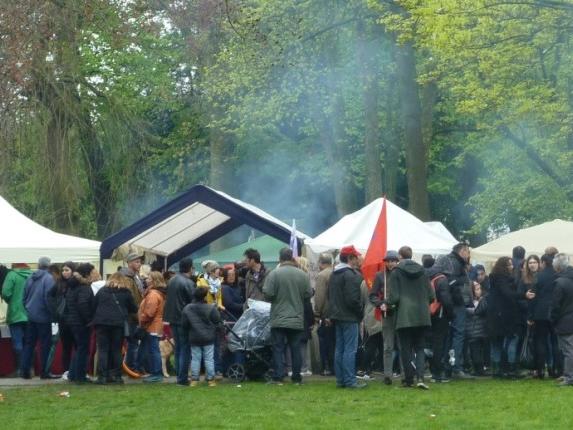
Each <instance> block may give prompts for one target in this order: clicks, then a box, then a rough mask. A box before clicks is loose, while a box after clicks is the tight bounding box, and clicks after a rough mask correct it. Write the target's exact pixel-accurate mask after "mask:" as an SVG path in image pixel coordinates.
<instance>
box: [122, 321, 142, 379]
mask: <svg viewBox="0 0 573 430" xmlns="http://www.w3.org/2000/svg"><path fill="white" fill-rule="evenodd" d="M136 327H137V324H135V323H132V322H130V323H129V332H130V333H134V332H135V328H136ZM139 357H140V353H139V341H138V340H137V339H135V338H134V337H133V336H129V337H128V338H127V351H126V352H125V364H126V365H127V367H129V368H130V369H131V370H136V371H137V370H140V367H141V363H139Z"/></svg>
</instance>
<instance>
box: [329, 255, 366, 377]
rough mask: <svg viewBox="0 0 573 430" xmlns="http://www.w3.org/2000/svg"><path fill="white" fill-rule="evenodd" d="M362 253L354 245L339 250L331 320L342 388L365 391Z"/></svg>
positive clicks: (331, 291)
mask: <svg viewBox="0 0 573 430" xmlns="http://www.w3.org/2000/svg"><path fill="white" fill-rule="evenodd" d="M360 256H361V255H360V253H359V252H358V251H357V250H356V248H355V247H354V246H353V245H350V246H344V247H343V248H342V249H341V250H340V263H339V264H337V265H336V266H335V267H334V271H333V272H332V276H331V277H330V280H329V282H328V316H329V319H330V320H331V321H332V322H333V323H334V330H335V334H336V347H335V352H334V369H335V372H336V386H337V387H339V388H364V387H366V384H364V383H358V382H357V381H356V351H357V349H358V332H359V326H360V322H361V321H362V316H363V315H362V313H363V309H362V298H361V293H360V284H361V283H362V280H363V278H362V275H361V274H360V272H359V271H358V268H359V267H360V260H359V257H360Z"/></svg>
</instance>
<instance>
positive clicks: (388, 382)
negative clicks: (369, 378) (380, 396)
mask: <svg viewBox="0 0 573 430" xmlns="http://www.w3.org/2000/svg"><path fill="white" fill-rule="evenodd" d="M384 385H392V378H389V377H388V376H386V377H385V378H384Z"/></svg>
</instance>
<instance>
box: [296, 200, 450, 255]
mask: <svg viewBox="0 0 573 430" xmlns="http://www.w3.org/2000/svg"><path fill="white" fill-rule="evenodd" d="M382 201H383V199H382V198H379V199H376V200H374V201H373V202H372V203H370V204H368V205H367V206H365V207H363V208H362V209H360V210H358V211H356V212H353V213H351V214H349V215H346V216H344V217H342V218H341V219H340V221H338V222H337V223H336V224H334V225H333V226H332V227H330V228H329V229H327V230H326V231H324V232H322V233H321V234H319V235H318V236H316V237H315V238H314V239H310V240H307V241H305V248H306V252H307V255H309V256H312V254H314V255H316V254H318V253H321V252H325V251H329V250H334V249H340V248H341V247H343V246H344V245H354V246H355V247H356V248H357V249H358V250H359V251H360V252H362V253H365V252H366V250H367V249H368V245H369V244H370V240H371V239H372V233H373V232H374V228H375V227H376V223H377V222H378V217H379V216H380V211H381V210H382ZM386 204H387V209H386V217H387V222H388V236H387V237H388V247H387V248H388V249H394V250H398V248H400V247H401V246H403V245H408V246H410V247H411V248H412V250H413V251H414V254H415V255H416V256H420V255H421V254H432V255H434V256H435V255H441V254H448V253H449V252H450V251H451V250H452V247H453V246H454V245H455V244H456V243H457V240H456V239H455V238H454V237H453V236H452V234H451V233H450V232H449V231H448V230H447V229H446V228H445V227H444V226H443V225H442V224H441V223H431V224H430V225H428V224H427V223H424V222H422V221H420V220H419V219H418V218H416V217H415V216H414V215H412V214H411V213H409V212H407V211H405V210H404V209H402V208H400V207H399V206H397V205H395V204H394V203H392V202H391V201H389V200H386Z"/></svg>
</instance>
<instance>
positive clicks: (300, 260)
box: [295, 257, 310, 273]
mask: <svg viewBox="0 0 573 430" xmlns="http://www.w3.org/2000/svg"><path fill="white" fill-rule="evenodd" d="M295 260H296V262H297V264H298V267H299V268H300V270H302V271H303V272H305V273H308V272H310V263H309V261H308V258H306V257H296V258H295Z"/></svg>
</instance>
